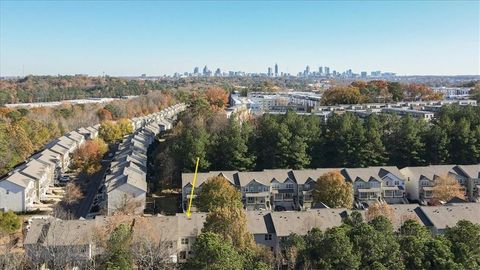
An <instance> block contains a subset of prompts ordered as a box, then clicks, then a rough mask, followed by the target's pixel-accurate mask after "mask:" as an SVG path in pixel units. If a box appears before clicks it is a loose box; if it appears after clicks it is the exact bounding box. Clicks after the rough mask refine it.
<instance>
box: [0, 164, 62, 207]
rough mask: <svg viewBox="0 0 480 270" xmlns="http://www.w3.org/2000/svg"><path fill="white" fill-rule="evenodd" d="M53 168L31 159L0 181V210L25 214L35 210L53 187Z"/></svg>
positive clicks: (50, 165)
mask: <svg viewBox="0 0 480 270" xmlns="http://www.w3.org/2000/svg"><path fill="white" fill-rule="evenodd" d="M54 172H55V167H54V166H53V164H52V163H49V162H45V161H42V160H38V159H31V160H30V161H28V162H27V163H25V164H23V165H21V166H19V167H17V168H16V169H15V171H13V173H12V174H11V175H7V176H6V177H5V178H4V179H2V180H0V210H12V211H15V212H25V211H30V210H35V209H36V207H37V206H38V204H39V203H40V201H42V200H46V199H47V197H46V196H47V193H49V188H50V187H51V186H53V177H54Z"/></svg>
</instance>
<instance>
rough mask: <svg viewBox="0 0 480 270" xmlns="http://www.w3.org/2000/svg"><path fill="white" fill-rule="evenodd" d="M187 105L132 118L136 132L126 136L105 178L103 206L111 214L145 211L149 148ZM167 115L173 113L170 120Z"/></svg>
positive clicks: (100, 196) (100, 204)
mask: <svg viewBox="0 0 480 270" xmlns="http://www.w3.org/2000/svg"><path fill="white" fill-rule="evenodd" d="M185 108H186V106H185V105H184V104H177V105H174V106H172V107H169V108H167V109H164V110H162V111H160V112H157V113H154V114H150V115H147V116H144V117H138V118H134V119H132V120H131V122H132V125H133V126H134V130H135V132H134V133H133V134H131V135H129V136H127V137H126V138H124V139H123V141H122V143H121V144H120V145H119V147H118V149H117V152H116V153H115V156H114V158H113V160H112V162H111V163H110V168H109V169H108V170H107V174H106V175H105V176H104V179H103V186H104V187H105V188H103V189H102V188H100V189H101V190H103V192H101V193H100V194H98V195H97V196H98V198H101V199H102V202H101V203H99V206H100V207H101V208H103V209H104V212H105V213H106V214H107V215H114V214H116V213H118V212H121V213H125V212H128V213H130V214H141V213H143V211H144V209H145V206H146V195H147V192H148V185H147V166H148V163H147V152H148V148H149V146H150V145H151V144H152V143H153V142H154V141H155V140H156V137H157V135H158V134H159V133H161V132H163V131H166V130H168V129H170V128H172V125H171V124H170V125H169V126H165V124H164V123H172V122H171V121H173V119H175V117H176V114H177V113H179V112H181V111H183V110H184V109H185ZM163 117H169V118H170V120H167V119H165V118H163Z"/></svg>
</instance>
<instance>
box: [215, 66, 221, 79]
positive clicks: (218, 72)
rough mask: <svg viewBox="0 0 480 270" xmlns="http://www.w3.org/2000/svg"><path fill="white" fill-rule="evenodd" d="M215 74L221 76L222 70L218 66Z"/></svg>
mask: <svg viewBox="0 0 480 270" xmlns="http://www.w3.org/2000/svg"><path fill="white" fill-rule="evenodd" d="M215 76H217V77H220V76H222V71H221V70H220V68H217V70H215Z"/></svg>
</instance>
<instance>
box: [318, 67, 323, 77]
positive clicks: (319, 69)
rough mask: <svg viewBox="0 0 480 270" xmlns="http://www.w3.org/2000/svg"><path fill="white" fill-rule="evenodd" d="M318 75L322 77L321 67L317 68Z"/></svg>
mask: <svg viewBox="0 0 480 270" xmlns="http://www.w3.org/2000/svg"><path fill="white" fill-rule="evenodd" d="M318 73H320V76H323V67H319V68H318Z"/></svg>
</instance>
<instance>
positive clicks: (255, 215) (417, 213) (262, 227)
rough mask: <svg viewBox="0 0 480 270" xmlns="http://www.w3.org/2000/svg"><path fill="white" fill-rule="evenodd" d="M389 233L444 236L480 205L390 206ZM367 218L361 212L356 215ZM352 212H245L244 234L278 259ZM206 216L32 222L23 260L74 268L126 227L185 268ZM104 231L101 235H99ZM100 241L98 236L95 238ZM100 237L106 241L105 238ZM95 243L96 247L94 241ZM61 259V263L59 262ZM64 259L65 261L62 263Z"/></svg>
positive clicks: (475, 214) (479, 219)
mask: <svg viewBox="0 0 480 270" xmlns="http://www.w3.org/2000/svg"><path fill="white" fill-rule="evenodd" d="M392 211H393V214H392V215H393V221H392V225H393V228H394V230H398V229H399V228H400V226H401V225H402V224H403V223H404V222H405V221H406V220H410V219H414V220H417V221H418V222H419V223H420V224H421V225H423V226H426V227H427V228H429V229H430V230H431V231H432V233H434V234H443V233H444V231H445V229H446V228H448V227H453V226H455V225H456V224H457V222H458V221H460V220H469V221H471V222H473V223H474V224H480V204H479V203H461V204H452V205H444V206H418V205H414V204H409V205H393V206H392ZM359 212H360V214H361V215H362V216H364V217H365V216H366V215H365V213H366V211H365V210H360V211H359ZM350 214H351V211H350V210H348V209H345V208H338V209H330V208H324V209H315V210H308V211H301V212H297V211H286V212H272V211H246V212H245V215H246V221H247V229H248V231H249V232H250V233H251V234H252V236H253V238H254V240H255V242H256V243H257V244H258V245H262V246H264V247H266V248H268V249H270V250H271V251H273V252H275V253H277V252H281V250H282V246H281V243H282V239H285V238H286V237H288V236H289V235H290V234H292V233H295V234H297V235H300V236H303V235H306V234H307V233H308V232H309V231H310V230H312V229H313V228H319V229H320V230H322V231H325V230H327V229H329V228H332V227H337V226H340V225H342V221H343V219H344V218H346V217H348V216H349V215H350ZM205 220H206V213H192V215H191V216H190V217H186V215H185V214H177V215H176V216H148V217H143V216H129V217H123V218H120V217H115V218H111V217H101V216H98V217H96V219H91V220H58V219H53V218H51V219H47V220H34V222H33V223H32V224H31V227H30V230H28V232H27V235H26V237H25V240H24V247H25V250H26V255H27V257H29V258H30V259H34V260H36V261H44V262H49V261H50V262H51V261H53V260H56V259H60V260H61V259H65V260H70V261H72V262H73V263H74V264H76V265H81V263H82V262H84V261H86V260H89V259H91V258H93V256H95V255H98V254H101V253H102V252H104V250H103V249H102V248H101V246H99V245H98V244H99V242H101V241H102V239H97V238H98V235H99V232H105V228H106V227H109V226H110V227H111V226H113V225H115V226H118V224H125V225H126V226H129V227H130V228H131V231H132V241H133V242H137V241H138V242H140V243H147V244H149V245H151V246H155V247H159V248H160V251H159V252H162V253H163V254H162V256H165V257H167V258H169V259H170V260H171V262H178V263H184V262H186V261H187V260H188V259H189V258H191V257H193V256H195V254H194V253H193V245H194V243H195V241H196V239H197V237H198V235H200V233H201V231H202V228H203V225H204V222H205ZM102 229H103V230H102ZM100 235H102V234H100ZM104 237H108V234H105V235H104ZM98 240H100V241H98ZM58 257H61V258H58ZM63 257H64V258H63Z"/></svg>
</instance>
